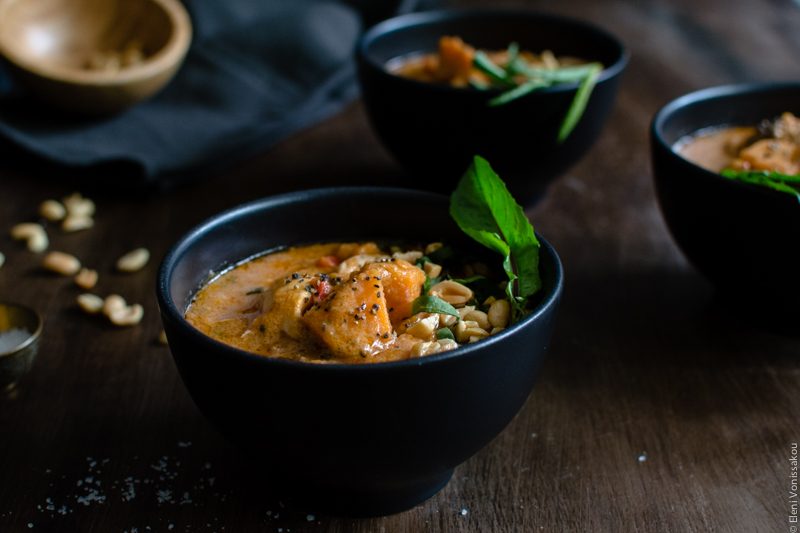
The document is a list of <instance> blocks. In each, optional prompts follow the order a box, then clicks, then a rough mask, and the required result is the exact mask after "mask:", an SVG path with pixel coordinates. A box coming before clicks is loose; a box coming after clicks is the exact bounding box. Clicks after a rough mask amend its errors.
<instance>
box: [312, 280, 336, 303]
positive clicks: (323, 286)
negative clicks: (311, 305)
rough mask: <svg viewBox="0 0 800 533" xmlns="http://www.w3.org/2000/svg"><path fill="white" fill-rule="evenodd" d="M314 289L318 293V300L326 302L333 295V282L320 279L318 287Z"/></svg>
mask: <svg viewBox="0 0 800 533" xmlns="http://www.w3.org/2000/svg"><path fill="white" fill-rule="evenodd" d="M314 289H315V290H316V291H317V300H324V299H325V298H327V297H328V296H329V295H330V293H331V290H332V289H331V282H330V281H328V280H327V279H324V278H320V280H319V281H318V282H317V283H316V285H314Z"/></svg>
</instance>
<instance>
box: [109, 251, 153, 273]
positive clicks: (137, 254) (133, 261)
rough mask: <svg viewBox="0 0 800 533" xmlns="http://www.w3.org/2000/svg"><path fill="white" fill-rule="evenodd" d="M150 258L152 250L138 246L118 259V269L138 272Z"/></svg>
mask: <svg viewBox="0 0 800 533" xmlns="http://www.w3.org/2000/svg"><path fill="white" fill-rule="evenodd" d="M149 260H150V250H148V249H147V248H137V249H135V250H133V251H130V252H128V253H127V254H125V255H123V256H122V257H120V258H119V259H117V270H120V271H122V272H136V271H137V270H141V269H142V268H143V267H144V266H145V265H146V264H147V262H148V261H149Z"/></svg>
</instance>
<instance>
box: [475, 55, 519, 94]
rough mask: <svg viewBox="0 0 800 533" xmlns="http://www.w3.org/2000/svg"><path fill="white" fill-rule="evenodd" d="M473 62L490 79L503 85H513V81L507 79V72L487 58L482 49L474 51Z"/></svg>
mask: <svg viewBox="0 0 800 533" xmlns="http://www.w3.org/2000/svg"><path fill="white" fill-rule="evenodd" d="M473 63H474V65H475V66H476V67H478V69H480V70H482V71H483V72H485V73H486V75H487V76H489V78H491V79H492V81H494V82H496V83H499V84H500V85H503V86H509V85H514V82H513V81H511V80H509V76H508V72H506V71H505V69H504V68H503V67H501V66H500V65H497V64H496V63H495V62H494V61H492V60H491V59H489V56H488V55H486V52H483V51H482V50H478V51H477V52H475V57H474V58H473Z"/></svg>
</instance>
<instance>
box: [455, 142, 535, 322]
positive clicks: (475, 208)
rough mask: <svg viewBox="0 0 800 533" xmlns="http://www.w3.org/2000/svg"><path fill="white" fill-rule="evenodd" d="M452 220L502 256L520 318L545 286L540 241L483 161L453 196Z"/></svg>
mask: <svg viewBox="0 0 800 533" xmlns="http://www.w3.org/2000/svg"><path fill="white" fill-rule="evenodd" d="M450 216H452V217H453V220H455V221H456V224H458V226H459V227H460V228H461V230H462V231H464V233H466V234H467V235H469V236H470V237H472V238H473V239H475V240H476V241H478V242H479V243H481V244H483V245H484V246H486V247H487V248H489V249H491V250H494V251H495V252H497V253H499V254H500V255H502V256H503V258H504V259H503V269H504V270H505V271H506V275H507V276H508V280H509V281H508V285H507V289H506V292H507V294H508V296H509V299H510V301H511V303H512V307H513V309H514V311H515V313H514V318H515V320H516V319H517V318H520V317H521V316H522V311H523V310H524V308H525V306H526V304H527V298H528V297H530V296H531V295H533V294H534V293H536V292H537V291H538V290H539V289H540V288H541V286H542V280H541V278H540V277H539V241H537V240H536V235H535V234H534V232H533V226H531V223H530V222H529V221H528V218H527V217H526V216H525V212H524V211H523V210H522V207H520V206H519V204H517V202H516V201H514V198H513V197H512V196H511V193H509V192H508V189H507V188H506V186H505V183H503V181H502V180H501V179H500V177H499V176H498V175H497V174H496V173H495V172H494V171H493V170H492V168H491V166H489V163H488V161H486V160H485V159H483V158H482V157H480V156H475V158H474V161H473V163H472V165H470V167H469V168H468V169H467V172H466V173H465V174H464V176H463V177H462V178H461V181H459V183H458V186H457V187H456V190H455V191H453V194H451V195H450Z"/></svg>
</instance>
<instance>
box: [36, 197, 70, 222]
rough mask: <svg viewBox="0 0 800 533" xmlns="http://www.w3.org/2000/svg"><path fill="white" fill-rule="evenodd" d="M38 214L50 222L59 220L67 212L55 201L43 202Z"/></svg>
mask: <svg viewBox="0 0 800 533" xmlns="http://www.w3.org/2000/svg"><path fill="white" fill-rule="evenodd" d="M39 214H40V215H42V216H43V217H44V218H46V219H47V220H49V221H51V222H55V221H57V220H61V219H62V218H64V217H65V216H67V210H66V208H64V206H63V205H61V202H58V201H56V200H45V201H44V202H42V203H41V205H40V206H39Z"/></svg>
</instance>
